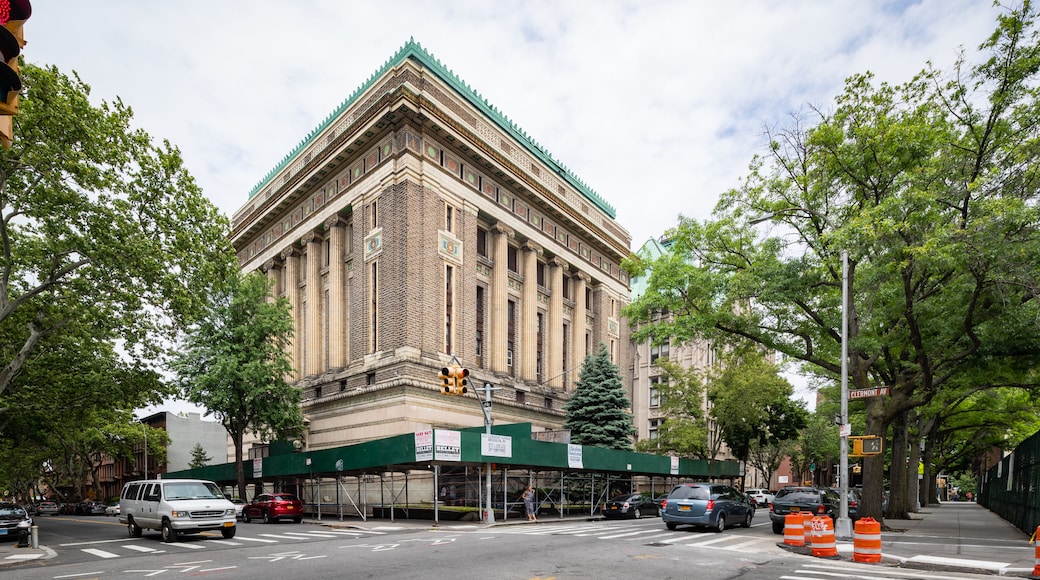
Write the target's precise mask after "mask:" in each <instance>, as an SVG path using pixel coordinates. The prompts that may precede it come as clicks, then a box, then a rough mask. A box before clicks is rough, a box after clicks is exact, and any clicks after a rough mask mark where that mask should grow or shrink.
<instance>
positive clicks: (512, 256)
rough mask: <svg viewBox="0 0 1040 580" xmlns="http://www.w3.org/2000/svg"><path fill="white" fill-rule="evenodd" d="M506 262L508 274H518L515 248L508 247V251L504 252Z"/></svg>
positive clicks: (518, 268)
mask: <svg viewBox="0 0 1040 580" xmlns="http://www.w3.org/2000/svg"><path fill="white" fill-rule="evenodd" d="M506 257H507V261H508V262H509V264H508V267H509V271H510V272H519V271H520V267H519V266H518V265H517V263H518V260H517V257H516V248H514V247H513V246H509V250H507V251H506Z"/></svg>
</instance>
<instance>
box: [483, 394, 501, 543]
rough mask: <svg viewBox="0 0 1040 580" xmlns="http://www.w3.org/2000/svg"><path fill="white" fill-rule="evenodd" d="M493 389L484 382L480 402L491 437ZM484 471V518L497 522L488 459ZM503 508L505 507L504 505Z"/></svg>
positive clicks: (485, 521) (488, 522)
mask: <svg viewBox="0 0 1040 580" xmlns="http://www.w3.org/2000/svg"><path fill="white" fill-rule="evenodd" d="M493 390H494V389H493V388H492V387H491V383H484V400H482V401H481V402H480V406H481V409H483V411H484V432H485V433H486V434H487V435H488V436H489V437H490V436H491V391H493ZM484 471H485V473H486V478H485V481H486V485H487V493H486V494H485V497H487V511H486V512H485V513H487V518H486V519H485V520H484V523H487V524H493V523H495V509H494V505H493V504H492V502H491V462H490V461H488V462H487V463H486V464H485V469H484ZM503 509H505V507H504V506H503Z"/></svg>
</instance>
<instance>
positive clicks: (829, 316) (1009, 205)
mask: <svg viewBox="0 0 1040 580" xmlns="http://www.w3.org/2000/svg"><path fill="white" fill-rule="evenodd" d="M1035 17H1036V10H1035V8H1034V7H1033V5H1032V3H1029V2H1026V3H1023V4H1022V5H1021V6H1019V7H1018V8H1015V9H1012V10H1006V11H1005V13H1004V14H1002V15H1001V17H1000V18H999V19H998V23H997V28H996V30H995V32H994V33H993V35H992V36H991V37H990V38H989V39H987V40H986V41H985V42H984V43H983V44H982V46H981V50H983V51H985V52H986V55H985V57H984V58H985V60H984V61H983V62H982V63H981V64H979V65H977V66H975V67H969V66H968V65H967V64H966V63H965V61H963V60H962V61H960V62H958V63H957V65H956V67H955V70H954V72H953V74H951V75H945V74H943V73H942V72H941V71H939V70H936V69H933V68H927V69H926V70H924V71H923V72H922V73H920V74H919V75H918V76H916V77H915V78H914V79H912V80H910V81H908V82H906V83H905V84H902V85H898V86H893V85H889V84H885V83H882V84H880V85H875V83H874V81H873V78H872V77H871V75H870V74H869V73H867V74H858V75H852V76H851V77H849V80H848V81H847V83H846V88H845V91H844V92H843V93H842V94H841V95H840V96H839V97H838V98H837V102H836V107H835V110H834V111H833V112H827V111H823V110H813V111H812V113H811V114H812V115H815V118H811V122H810V123H808V126H805V120H803V119H802V118H800V117H799V118H796V119H795V123H794V124H793V126H792V127H790V128H787V129H783V130H781V131H771V132H770V135H769V137H770V146H771V147H770V153H769V157H768V158H760V159H755V160H754V162H753V164H752V168H751V174H750V175H749V176H748V178H747V179H746V180H745V182H744V183H743V185H741V186H740V187H739V188H738V189H736V190H733V191H730V192H727V193H726V194H724V195H723V196H722V198H721V199H720V202H719V205H718V206H717V207H716V210H715V213H714V215H713V218H712V219H711V220H709V221H705V222H703V223H701V222H698V221H696V220H690V219H686V218H681V219H680V222H679V225H678V226H676V227H675V228H674V229H673V230H671V231H669V232H668V237H669V239H670V240H671V242H672V244H671V246H670V250H671V252H670V254H669V256H667V257H663V258H662V259H659V260H654V261H652V262H651V263H649V264H648V263H645V262H642V263H641V262H640V261H639V260H637V259H633V260H630V261H629V262H628V263H627V265H626V267H629V269H630V271H631V272H632V273H633V274H634V275H640V276H642V275H643V274H645V271H646V270H649V271H650V277H649V284H648V288H647V290H646V291H645V292H644V294H643V295H642V296H641V297H640V298H638V299H637V300H636V301H634V302H633V303H632V304H631V305H630V306H629V307H628V308H627V309H626V311H625V314H626V315H627V316H628V317H629V318H630V320H632V321H633V322H634V323H635V324H637V325H638V329H637V330H636V331H635V332H634V333H633V335H634V339H635V340H642V339H644V338H645V337H646V336H649V335H661V334H666V335H670V336H674V337H677V338H678V339H680V340H684V339H693V338H706V339H708V340H712V341H715V342H722V341H726V340H729V341H731V342H734V343H737V342H743V341H752V342H754V343H757V344H759V345H761V346H763V347H764V348H766V349H770V350H776V351H779V352H781V353H782V354H783V355H784V356H785V357H787V358H789V359H793V360H798V361H801V362H802V364H803V369H805V370H807V371H808V372H812V373H816V374H817V375H818V376H819V377H820V378H821V379H823V380H830V381H833V382H835V383H836V382H838V380H839V378H840V373H841V372H842V360H841V342H842V341H841V337H842V332H841V328H842V321H843V320H845V321H847V322H848V337H849V341H848V346H849V359H848V377H849V381H850V387H851V388H869V387H875V386H879V385H883V386H888V387H889V388H890V392H891V394H890V396H888V397H872V398H870V399H869V400H867V401H866V402H865V403H864V407H865V408H864V416H865V431H866V434H868V435H878V436H885V435H886V434H887V433H888V431H889V429H891V430H892V441H891V442H890V444H888V445H887V448H888V449H890V450H891V461H890V465H891V469H890V471H889V480H890V482H891V487H892V496H891V501H890V503H889V510H890V514H891V515H892V516H894V517H897V518H898V517H903V518H905V517H908V514H907V511H908V509H909V507H910V506H911V505H912V498H910V497H908V494H907V492H906V490H907V489H908V487H909V486H908V480H909V478H910V477H911V476H913V477H916V472H914V473H913V474H911V473H910V471H909V470H910V469H912V468H914V467H916V466H910V467H908V461H907V460H908V459H909V457H908V452H907V449H908V448H909V447H910V446H911V441H910V438H911V435H910V425H911V423H912V421H911V420H910V415H909V413H910V412H911V410H912V409H915V408H917V407H920V406H924V405H927V404H928V403H929V401H931V400H932V399H933V398H934V397H935V396H936V395H937V394H938V393H940V392H942V391H943V390H944V389H946V388H949V387H951V386H953V387H955V388H958V387H959V386H960V383H959V381H958V377H959V376H962V375H963V374H964V373H966V372H971V373H973V374H975V375H976V376H978V377H982V381H983V382H982V383H981V384H982V386H985V387H987V388H996V387H998V386H1006V385H1018V386H1020V387H1022V388H1028V387H1029V385H1031V384H1032V385H1035V381H1034V380H1033V379H1034V378H1033V377H1032V376H1031V375H1030V374H1029V370H1030V369H1032V368H1035V367H1036V364H1037V362H1038V361H1040V339H1038V336H1040V334H1038V333H1037V332H1036V320H1037V319H1038V318H1040V308H1038V300H1037V297H1038V294H1040V291H1038V290H1037V288H1038V284H1037V279H1038V278H1040V276H1038V271H1037V265H1036V264H1037V262H1036V260H1035V259H1033V258H1032V257H1033V256H1036V255H1040V227H1038V224H1040V204H1037V203H1036V194H1035V191H1036V188H1035V186H1034V185H1033V184H1034V182H1035V176H1036V174H1037V156H1038V155H1040V147H1037V144H1038V143H1040V122H1038V120H1040V112H1038V109H1037V108H1036V102H1037V93H1038V91H1040V89H1038V88H1037V87H1038V84H1037V82H1036V81H1037V73H1038V71H1040V59H1038V58H1037V54H1038V53H1040V47H1038V45H1037V41H1036V24H1035ZM763 221H769V222H770V223H771V224H772V227H770V228H766V227H765V226H760V225H759V224H760V223H761V222H763ZM843 255H847V258H848V259H847V264H848V267H847V269H845V268H843V262H845V261H844V260H843ZM845 282H847V284H848V286H849V288H850V296H851V298H852V299H851V300H850V301H849V303H848V304H847V305H845V306H844V307H843V304H842V300H841V296H842V292H841V290H842V286H843V283H845ZM664 310H666V311H668V312H670V313H672V314H673V316H672V317H670V319H668V320H658V319H657V318H655V317H656V313H658V312H660V311H664ZM863 474H864V475H863V476H864V487H865V491H866V492H867V493H866V494H865V496H864V501H863V504H862V505H861V510H860V513H861V514H863V515H869V516H872V517H875V518H878V519H880V518H881V517H882V514H881V489H882V484H883V479H884V458H883V457H880V456H878V457H872V458H867V459H866V460H865V461H864V472H863Z"/></svg>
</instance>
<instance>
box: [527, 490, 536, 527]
mask: <svg viewBox="0 0 1040 580" xmlns="http://www.w3.org/2000/svg"><path fill="white" fill-rule="evenodd" d="M524 509H525V510H527V521H529V522H537V521H538V517H537V512H536V510H535V507H534V490H533V489H531V486H530V485H528V486H527V489H525V490H524Z"/></svg>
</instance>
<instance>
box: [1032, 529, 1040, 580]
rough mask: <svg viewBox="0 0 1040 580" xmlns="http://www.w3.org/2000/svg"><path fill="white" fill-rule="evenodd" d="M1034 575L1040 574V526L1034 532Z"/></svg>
mask: <svg viewBox="0 0 1040 580" xmlns="http://www.w3.org/2000/svg"><path fill="white" fill-rule="evenodd" d="M1033 541H1034V542H1036V543H1035V544H1033V546H1034V547H1033V558H1034V559H1033V576H1040V526H1037V527H1036V531H1035V532H1033Z"/></svg>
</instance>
